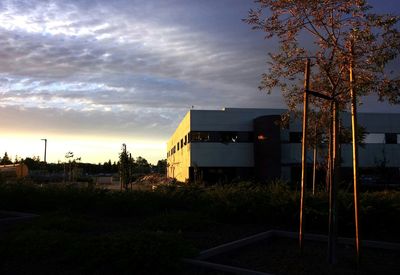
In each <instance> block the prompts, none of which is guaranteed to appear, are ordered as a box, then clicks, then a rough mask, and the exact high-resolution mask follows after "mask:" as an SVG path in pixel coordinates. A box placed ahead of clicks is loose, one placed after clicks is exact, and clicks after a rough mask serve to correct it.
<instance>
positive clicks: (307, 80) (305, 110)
mask: <svg viewBox="0 0 400 275" xmlns="http://www.w3.org/2000/svg"><path fill="white" fill-rule="evenodd" d="M309 85H310V59H308V58H307V61H306V68H305V72H304V92H303V139H302V144H301V190H300V229H299V245H300V250H301V251H302V250H303V239H304V221H303V216H304V192H305V185H306V182H307V114H308V93H307V91H308V90H309Z"/></svg>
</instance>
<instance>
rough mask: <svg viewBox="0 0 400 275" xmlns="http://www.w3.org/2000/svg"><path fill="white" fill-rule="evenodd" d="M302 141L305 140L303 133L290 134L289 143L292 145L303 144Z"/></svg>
mask: <svg viewBox="0 0 400 275" xmlns="http://www.w3.org/2000/svg"><path fill="white" fill-rule="evenodd" d="M302 139H303V133H302V132H290V133H289V142H290V143H301V140H302Z"/></svg>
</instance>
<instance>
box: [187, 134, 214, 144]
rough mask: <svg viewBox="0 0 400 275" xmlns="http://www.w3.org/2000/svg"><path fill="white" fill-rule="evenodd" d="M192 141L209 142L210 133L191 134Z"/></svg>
mask: <svg viewBox="0 0 400 275" xmlns="http://www.w3.org/2000/svg"><path fill="white" fill-rule="evenodd" d="M190 141H191V142H196V141H201V142H207V141H210V133H208V132H191V135H190Z"/></svg>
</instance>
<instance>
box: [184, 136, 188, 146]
mask: <svg viewBox="0 0 400 275" xmlns="http://www.w3.org/2000/svg"><path fill="white" fill-rule="evenodd" d="M187 140H188V138H187V136H185V142H184V143H183V144H184V145H186V144H187Z"/></svg>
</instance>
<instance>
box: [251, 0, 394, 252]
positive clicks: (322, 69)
mask: <svg viewBox="0 0 400 275" xmlns="http://www.w3.org/2000/svg"><path fill="white" fill-rule="evenodd" d="M255 2H256V3H258V5H259V8H258V9H257V10H250V13H249V16H248V18H247V19H245V21H246V22H247V23H249V24H251V25H253V28H254V29H258V30H262V31H264V32H265V33H266V38H277V40H278V43H279V47H280V48H279V51H278V52H276V53H270V54H269V56H270V62H269V68H268V72H267V73H265V74H263V76H262V81H261V85H260V89H261V90H266V91H267V92H268V93H270V92H271V91H272V90H273V89H274V88H280V89H281V91H282V93H283V95H284V99H285V100H286V103H287V105H288V107H289V110H290V111H295V110H296V109H297V106H298V105H299V104H301V103H303V96H302V94H303V89H301V88H300V87H301V86H300V85H299V84H300V83H301V82H302V80H303V75H304V73H303V72H304V60H305V59H306V58H307V59H310V58H312V59H313V64H314V67H313V68H312V69H311V75H312V78H311V82H310V85H311V87H310V89H311V90H313V91H318V92H320V93H323V94H325V95H327V96H328V97H329V98H331V99H333V100H331V101H330V102H327V101H326V100H321V99H320V98H311V101H312V103H313V104H314V106H316V107H319V108H317V109H319V110H321V112H322V113H323V115H324V116H332V119H331V125H332V126H330V131H331V142H330V148H331V149H330V150H329V151H330V152H333V153H331V154H330V158H333V159H334V161H333V162H332V160H331V161H329V163H330V169H333V171H337V169H335V167H336V166H337V165H338V163H339V162H338V159H339V157H338V150H337V147H338V146H337V144H338V142H337V138H336V137H337V136H338V121H339V120H338V117H337V114H338V113H339V111H340V110H346V109H348V107H349V106H351V111H352V124H353V138H352V139H353V151H354V152H355V153H354V159H355V164H356V163H357V161H356V159H357V157H356V156H357V153H356V152H357V145H356V136H357V135H356V129H357V120H356V106H357V100H356V99H357V98H360V96H364V95H368V94H371V93H374V94H376V95H378V97H379V99H380V100H384V99H387V100H388V101H389V102H390V103H399V102H400V91H399V86H400V78H399V76H393V75H392V72H388V71H387V70H385V67H386V65H387V64H388V63H389V62H390V61H392V60H395V59H396V57H397V56H398V54H399V53H400V34H399V32H398V30H397V29H396V26H397V24H398V22H399V17H398V16H393V15H388V14H385V15H378V14H375V13H373V12H372V7H371V6H369V5H368V4H367V3H366V1H363V0H355V1H347V0H256V1H255ZM265 10H268V12H267V13H264V11H265ZM306 87H307V86H306ZM307 88H308V87H307ZM304 98H306V96H305V97H304ZM305 109H306V108H305ZM325 110H328V112H326V111H325ZM332 148H333V149H332ZM354 166H355V167H357V165H354ZM356 171H357V169H356V168H355V170H354V175H355V177H354V178H355V184H354V188H355V205H357V203H356V201H357V199H356V197H357V196H356V193H357V192H356V186H357V184H356V182H357V180H356V179H357V172H356ZM335 178H337V177H335ZM332 184H333V183H332V178H331V186H332ZM355 209H356V211H355V212H356V228H357V224H358V218H357V216H358V214H357V206H355ZM330 217H331V216H330ZM300 223H301V222H300ZM300 231H301V229H300ZM300 236H301V234H300ZM300 239H301V237H300ZM356 239H357V240H356V242H357V252H358V229H356ZM300 244H301V241H300Z"/></svg>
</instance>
